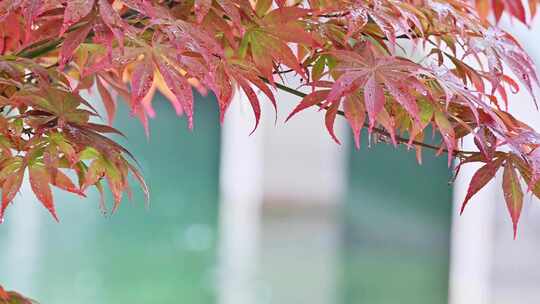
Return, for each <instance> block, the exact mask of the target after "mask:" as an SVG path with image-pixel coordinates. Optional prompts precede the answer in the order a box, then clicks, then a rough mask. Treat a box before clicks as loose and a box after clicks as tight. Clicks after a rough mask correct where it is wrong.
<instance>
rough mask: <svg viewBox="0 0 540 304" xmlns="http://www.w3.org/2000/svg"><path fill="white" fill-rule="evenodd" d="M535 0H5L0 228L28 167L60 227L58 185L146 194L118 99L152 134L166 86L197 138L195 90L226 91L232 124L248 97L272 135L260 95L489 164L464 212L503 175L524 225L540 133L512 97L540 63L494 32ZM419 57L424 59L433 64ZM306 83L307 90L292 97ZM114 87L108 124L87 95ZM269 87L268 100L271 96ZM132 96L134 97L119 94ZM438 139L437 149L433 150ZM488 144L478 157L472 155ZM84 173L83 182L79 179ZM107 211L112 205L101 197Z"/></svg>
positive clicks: (538, 176) (539, 177) (539, 159)
mask: <svg viewBox="0 0 540 304" xmlns="http://www.w3.org/2000/svg"><path fill="white" fill-rule="evenodd" d="M537 2H538V1H537V0H530V1H529V9H528V10H527V11H528V13H526V10H525V6H524V5H525V4H524V2H522V1H521V0H491V1H488V0H476V1H467V0H406V1H397V0H308V1H296V0H292V1H288V0H276V1H273V0H214V1H213V0H188V1H175V0H167V1H164V0H161V1H157V0H154V1H151V0H76V1H65V0H52V1H43V0H3V1H1V2H0V107H1V110H2V115H1V116H0V153H1V154H2V157H1V159H0V188H1V189H2V199H1V207H0V218H2V217H3V216H4V212H5V211H6V208H7V207H8V206H9V204H10V203H11V202H12V201H13V198H14V197H15V195H16V193H17V191H18V190H19V188H20V186H21V183H22V181H23V177H24V175H25V173H26V172H28V176H29V180H30V184H31V187H32V189H33V191H34V193H35V194H36V196H37V198H38V199H39V201H41V202H42V203H43V205H44V206H45V207H46V208H47V209H48V210H49V211H50V212H51V214H52V215H53V217H55V218H57V215H56V212H55V208H54V203H53V197H52V192H51V187H50V186H51V185H52V186H55V187H58V188H60V189H63V190H66V191H69V192H73V193H75V194H77V195H80V196H84V195H85V191H86V190H87V189H88V188H89V187H96V188H97V189H98V190H99V191H100V193H103V187H104V185H105V184H107V185H108V188H109V189H110V190H111V192H112V194H113V198H114V204H113V210H114V209H116V208H117V207H118V205H119V204H120V201H121V199H122V196H123V194H124V193H126V192H127V193H128V194H129V184H128V176H130V175H132V176H134V177H135V178H136V180H138V181H139V183H140V185H141V187H142V189H143V191H144V192H145V193H147V191H148V190H147V189H146V185H145V184H144V180H143V178H142V177H141V175H140V173H139V171H138V170H137V167H136V165H134V164H133V162H134V161H133V159H132V158H131V155H130V154H129V152H128V151H127V150H126V149H124V148H123V147H122V146H120V145H119V144H117V143H116V142H114V141H113V140H111V139H110V138H109V136H108V135H109V134H121V133H120V131H118V130H116V129H114V128H113V127H111V125H112V122H113V120H114V117H115V113H116V108H117V101H123V102H125V103H126V104H127V105H128V106H129V107H130V109H131V113H132V115H133V116H135V117H137V118H138V119H139V120H140V121H141V122H142V124H143V126H144V128H145V130H146V132H147V133H148V122H149V117H153V116H154V115H155V113H154V110H153V108H152V99H153V96H154V94H155V92H156V91H158V90H159V91H160V92H161V93H162V94H164V95H165V96H166V97H167V98H168V99H169V101H170V103H171V105H172V107H173V108H174V110H175V111H176V113H177V114H178V115H183V116H185V118H186V121H187V125H188V128H193V125H194V122H193V112H194V109H195V104H194V100H193V90H197V91H198V92H199V93H201V94H208V93H212V94H214V95H215V96H216V99H217V102H218V108H219V111H220V114H221V115H220V117H221V120H223V118H224V115H225V113H226V110H227V108H228V107H229V105H230V103H231V100H232V98H233V95H234V94H235V92H236V91H242V92H243V93H245V95H246V96H247V102H249V104H250V106H251V108H252V109H253V115H254V116H255V121H256V123H255V126H254V129H255V128H256V127H257V125H258V123H259V119H260V115H261V106H260V102H261V99H266V100H267V101H268V102H270V103H271V104H272V105H273V106H274V107H275V108H276V109H277V106H278V104H277V100H276V99H275V97H274V92H275V91H276V90H277V89H282V90H285V91H287V92H290V93H293V94H295V95H297V96H300V97H302V99H301V101H300V103H299V104H298V106H297V107H296V108H295V109H294V111H293V112H292V113H291V114H290V115H289V118H291V117H292V116H294V115H296V114H298V113H299V112H301V111H302V110H304V109H306V108H310V107H317V108H320V109H321V110H323V112H324V113H325V115H324V123H325V125H326V127H327V129H328V132H329V133H330V135H331V137H332V138H333V139H334V140H335V141H336V142H338V143H339V139H338V137H337V135H336V134H335V133H334V129H333V126H334V122H335V120H336V117H337V116H344V118H345V119H346V120H347V122H348V124H349V125H350V127H351V130H352V133H353V136H354V140H355V144H356V146H357V147H359V146H360V134H361V130H362V129H364V128H365V129H367V131H368V132H369V134H370V135H371V136H370V138H371V140H373V141H388V142H390V143H392V144H394V145H399V144H404V145H407V146H409V147H411V148H412V147H414V148H415V149H416V151H417V156H418V160H419V161H421V153H422V149H424V148H431V149H435V150H437V152H438V153H447V154H448V161H449V164H450V162H451V161H452V160H453V159H455V158H458V159H459V160H460V165H459V166H458V167H457V171H459V168H460V167H461V166H462V165H464V164H467V163H472V162H480V163H482V164H483V166H482V167H481V168H480V169H479V170H478V171H477V172H476V174H475V175H474V176H473V178H472V181H471V184H470V187H469V190H468V193H467V197H466V199H465V202H464V203H463V207H465V205H466V204H467V202H468V201H469V200H470V198H471V197H472V196H473V195H474V194H476V193H477V192H478V191H479V190H480V189H481V188H482V187H483V186H484V185H486V184H487V182H489V181H490V180H491V179H493V178H494V176H495V174H496V172H497V171H499V169H501V168H502V170H503V184H502V188H503V190H504V193H505V199H506V202H507V205H508V210H509V212H510V215H511V218H512V221H513V224H514V230H515V229H516V227H517V223H518V220H519V216H520V213H521V208H522V203H523V192H524V191H523V189H525V187H526V190H527V191H530V192H532V193H533V194H534V195H536V196H540V149H538V146H539V145H540V135H539V134H538V133H537V132H536V131H534V130H533V129H532V128H530V127H529V126H527V125H526V124H524V123H522V122H520V121H518V120H517V119H515V118H514V117H513V116H512V115H511V114H509V113H508V112H507V111H506V110H507V108H508V104H509V95H510V94H511V93H515V92H516V91H517V90H519V88H520V87H523V88H525V89H526V90H527V91H528V92H530V94H531V96H532V98H531V99H532V100H534V101H536V100H535V97H534V93H533V91H534V89H535V87H536V86H539V85H540V82H539V80H538V76H537V74H536V71H535V69H534V64H533V62H532V60H531V58H530V57H529V56H528V55H527V54H526V52H525V51H524V50H523V48H522V47H521V46H520V44H519V43H518V42H517V41H516V40H515V39H514V38H513V37H512V36H511V35H510V34H509V33H507V32H505V31H503V30H501V29H498V28H497V27H496V25H495V24H491V23H490V22H489V16H490V15H491V14H493V15H494V16H495V19H496V20H498V19H499V18H500V16H501V14H502V13H503V11H507V12H508V14H509V15H510V16H511V17H513V18H515V19H517V20H519V21H521V22H523V23H527V22H529V21H530V20H531V19H532V18H533V16H534V14H535V12H536V5H537ZM419 54H420V55H419ZM285 74H287V77H296V78H298V79H300V80H301V81H302V83H303V86H302V87H300V88H296V89H294V88H290V87H288V86H287V84H286V81H285V80H284V79H285V76H284V75H285ZM90 90H94V91H97V92H98V93H99V96H100V97H101V98H100V99H101V101H102V103H103V107H104V109H105V110H106V114H107V123H103V124H100V123H96V122H95V121H96V120H95V119H94V118H95V117H99V113H98V111H96V109H95V107H94V105H92V104H91V103H90V102H89V101H87V100H85V99H84V98H83V97H82V95H81V93H82V92H85V91H90ZM258 93H261V94H258ZM117 97H120V98H117ZM431 132H436V133H439V134H440V138H441V142H440V143H439V144H438V145H430V144H426V143H424V142H423V141H424V138H426V137H427V136H429V135H430V134H431ZM467 135H472V136H473V137H474V142H475V143H476V146H477V148H478V151H463V150H460V140H461V139H462V138H464V137H465V136H467ZM75 179H76V181H74V180H75ZM101 208H102V209H103V210H105V209H106V208H107V207H106V206H105V202H103V200H102V202H101Z"/></svg>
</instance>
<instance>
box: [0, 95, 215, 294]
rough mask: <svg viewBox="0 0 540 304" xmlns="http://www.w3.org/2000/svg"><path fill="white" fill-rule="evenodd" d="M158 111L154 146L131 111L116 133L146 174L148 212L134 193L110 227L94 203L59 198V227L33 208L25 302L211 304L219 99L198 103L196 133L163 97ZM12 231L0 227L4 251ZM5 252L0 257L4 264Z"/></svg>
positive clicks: (5, 275) (8, 276) (5, 278)
mask: <svg viewBox="0 0 540 304" xmlns="http://www.w3.org/2000/svg"><path fill="white" fill-rule="evenodd" d="M154 106H155V109H156V111H157V118H156V119H154V120H151V122H150V126H151V137H150V140H149V141H148V140H147V139H146V137H145V135H144V131H143V129H142V126H141V125H140V123H139V122H138V121H137V120H136V119H135V118H133V117H130V115H129V113H128V112H129V111H128V109H126V107H125V106H122V107H121V109H120V113H119V114H118V119H117V121H116V124H115V126H116V127H117V128H118V129H120V130H121V131H122V132H124V133H125V134H126V136H127V138H128V140H127V141H126V140H123V143H124V144H125V145H126V147H127V148H128V149H129V150H130V151H132V152H133V154H134V155H135V157H136V158H137V159H138V160H139V162H140V163H141V165H142V171H143V173H144V176H145V178H146V180H147V181H148V184H149V186H150V191H151V206H150V208H149V209H148V210H147V209H145V208H144V200H143V196H142V193H141V192H140V191H139V190H138V189H137V188H136V187H135V183H133V184H134V187H133V189H134V193H135V196H134V199H133V201H132V202H130V201H128V200H127V199H125V200H124V201H123V203H122V205H121V207H120V209H119V210H118V211H117V213H116V214H115V215H113V216H110V217H102V216H101V215H100V214H99V211H98V200H97V195H91V197H90V198H88V199H86V200H80V199H77V198H75V197H74V196H71V195H69V194H63V193H60V192H59V191H56V192H55V197H56V203H57V206H58V213H59V215H60V217H61V223H60V224H56V223H54V222H53V221H52V219H51V218H50V216H48V214H47V213H46V211H44V209H43V208H42V207H40V206H37V205H36V206H35V208H40V210H39V220H40V222H41V226H40V227H41V229H40V231H38V234H39V241H38V246H37V248H38V251H39V252H38V253H37V260H36V261H35V262H37V263H36V265H35V266H36V269H35V271H34V272H33V274H32V278H31V281H32V282H24V283H25V285H27V286H31V287H30V290H20V289H19V290H20V291H21V292H23V293H25V294H27V295H29V296H32V297H34V298H36V299H38V300H39V301H40V303H44V304H49V303H53V304H63V303H70V304H71V303H78V304H86V303H88V304H90V303H91V304H96V303H99V304H121V303H134V304H136V303H198V304H206V303H214V302H215V296H214V294H215V278H214V275H215V270H216V269H215V266H216V263H217V261H216V241H217V213H218V177H219V172H218V167H219V164H218V162H219V144H220V135H219V134H220V131H219V121H218V115H217V106H216V103H215V101H214V100H213V98H210V97H208V98H202V97H199V98H197V100H196V115H195V116H196V117H195V129H194V130H193V131H192V132H190V131H189V130H188V129H187V126H186V121H185V118H183V117H182V118H178V117H176V115H175V114H174V110H173V109H172V107H171V106H170V105H169V104H168V103H167V102H166V101H165V100H164V99H163V98H162V97H156V100H155V101H154ZM109 202H110V199H109ZM19 203H27V202H23V201H22V200H19ZM42 209H43V210H42ZM8 216H9V214H8ZM9 220H10V221H13V220H15V218H9ZM10 226H13V225H9V224H6V225H4V226H3V227H1V229H2V230H0V248H5V246H6V243H5V242H6V241H7V238H6V235H7V234H8V229H9V227H10ZM19 237H20V238H25V237H29V236H25V235H24V233H22V234H21V235H20V236H19ZM5 252H6V250H3V251H0V259H2V258H5V256H3V255H2V254H3V253H5ZM22 261H23V262H24V259H22ZM3 262H4V264H3V265H5V263H10V262H9V261H5V260H4V261H3ZM14 269H17V266H16V265H14V264H10V267H9V271H11V272H8V271H7V270H6V269H5V268H4V269H0V282H2V283H3V284H5V285H6V287H9V288H14V289H15V288H17V286H15V284H16V283H17V282H15V281H14V279H15V278H17V277H18V276H17V274H16V273H13V271H14ZM15 271H16V270H15Z"/></svg>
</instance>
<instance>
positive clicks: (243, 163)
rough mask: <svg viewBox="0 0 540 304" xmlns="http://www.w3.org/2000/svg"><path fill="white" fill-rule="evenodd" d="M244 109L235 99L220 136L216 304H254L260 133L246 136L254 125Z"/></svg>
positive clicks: (242, 100) (241, 99)
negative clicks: (218, 267) (217, 294)
mask: <svg viewBox="0 0 540 304" xmlns="http://www.w3.org/2000/svg"><path fill="white" fill-rule="evenodd" d="M247 104H248V102H247V100H246V97H245V96H243V95H240V94H238V95H237V96H236V97H235V100H234V101H233V103H232V104H231V106H230V108H229V110H228V112H227V114H226V118H225V123H224V124H223V129H222V133H221V134H222V136H221V169H220V188H221V199H220V203H221V205H220V225H219V231H220V243H219V254H220V260H219V263H220V275H219V280H220V289H219V298H218V303H219V304H253V303H257V301H256V295H255V288H254V283H255V277H256V260H257V244H258V242H257V238H258V230H259V221H260V206H261V203H262V169H263V168H262V164H263V162H262V157H263V151H262V148H261V136H262V135H263V134H262V133H263V128H259V129H258V130H257V131H256V132H255V133H254V134H253V135H251V136H249V132H250V131H251V130H252V129H253V125H254V120H253V119H252V113H251V109H249V106H247Z"/></svg>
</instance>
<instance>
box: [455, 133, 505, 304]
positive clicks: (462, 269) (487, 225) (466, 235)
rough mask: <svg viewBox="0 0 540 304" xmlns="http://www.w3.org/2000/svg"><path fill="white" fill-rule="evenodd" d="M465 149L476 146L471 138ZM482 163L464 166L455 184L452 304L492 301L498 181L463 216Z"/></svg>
mask: <svg viewBox="0 0 540 304" xmlns="http://www.w3.org/2000/svg"><path fill="white" fill-rule="evenodd" d="M463 148H464V149H465V150H470V149H474V144H473V143H472V140H471V138H467V139H466V140H465V142H464V145H463ZM479 167H480V166H479V165H464V166H463V168H462V169H461V171H460V174H459V175H458V178H457V179H456V181H455V184H454V195H453V206H454V208H453V211H452V217H453V219H452V235H451V246H450V248H451V252H450V281H449V283H450V287H449V294H448V296H449V303H450V304H467V303H475V304H490V303H491V298H490V295H491V270H492V261H493V240H494V230H495V227H494V224H495V221H494V215H495V205H494V202H495V201H496V198H497V195H496V194H497V193H496V191H499V188H500V187H499V186H498V183H496V182H495V181H491V182H490V183H489V184H488V185H486V186H485V187H484V188H483V189H482V190H481V191H480V192H479V193H477V194H476V195H475V196H474V197H473V198H472V199H471V200H470V201H469V202H468V204H467V207H466V208H465V212H464V213H463V215H462V216H460V215H459V211H460V209H461V204H462V202H463V199H464V198H465V195H466V193H467V189H468V185H469V182H470V180H471V178H472V175H473V174H474V172H476V170H477V169H478V168H479Z"/></svg>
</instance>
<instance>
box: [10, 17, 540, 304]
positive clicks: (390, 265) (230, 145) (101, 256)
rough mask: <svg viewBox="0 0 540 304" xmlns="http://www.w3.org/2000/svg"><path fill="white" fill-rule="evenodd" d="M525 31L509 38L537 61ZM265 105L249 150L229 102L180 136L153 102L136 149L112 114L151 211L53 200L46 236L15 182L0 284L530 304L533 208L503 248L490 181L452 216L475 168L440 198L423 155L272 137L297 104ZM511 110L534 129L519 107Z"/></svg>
mask: <svg viewBox="0 0 540 304" xmlns="http://www.w3.org/2000/svg"><path fill="white" fill-rule="evenodd" d="M538 19H539V18H537V19H536V24H535V25H533V28H532V30H531V29H526V28H524V27H522V26H521V25H519V24H513V25H512V28H511V32H513V33H515V34H516V36H517V37H518V39H520V41H522V42H523V44H524V47H525V48H526V49H527V51H528V52H529V53H530V54H531V55H532V56H533V57H534V59H535V61H536V62H540V44H539V43H538V41H537V39H538V38H537V37H535V35H536V36H537V35H538V31H540V22H539V20H538ZM507 25H509V24H504V23H503V27H504V26H507ZM535 29H536V30H535ZM292 85H293V86H294V84H292ZM91 98H95V97H91ZM278 98H279V99H280V100H281V102H280V109H279V113H278V123H277V124H274V116H273V110H272V109H271V108H270V107H267V108H266V109H265V110H266V111H263V115H264V114H266V115H265V117H264V119H263V120H264V121H263V122H262V124H261V126H260V127H259V129H258V130H257V131H256V132H255V133H254V135H251V136H248V134H249V132H250V130H251V128H252V126H253V121H252V118H251V116H252V114H251V110H250V109H249V108H248V106H247V100H246V99H245V97H243V96H238V97H236V100H235V102H234V103H233V105H232V106H231V108H230V110H229V112H228V113H227V116H226V120H225V123H224V125H223V126H220V125H219V123H218V115H217V106H216V103H215V100H214V99H213V98H212V97H211V96H208V97H202V96H198V98H197V101H196V111H195V113H196V117H195V129H194V131H192V132H190V131H188V129H187V127H186V123H185V120H184V118H181V119H178V118H177V117H176V116H175V114H174V111H171V108H170V106H169V104H168V103H167V101H166V100H165V99H164V98H163V97H161V96H157V97H156V100H155V101H154V107H155V109H156V112H157V117H158V118H157V119H154V120H152V121H151V124H150V125H151V137H150V139H149V140H147V139H146V137H145V135H144V131H143V129H142V127H141V125H140V124H139V122H138V121H136V120H135V119H134V118H132V117H130V115H129V114H128V109H126V108H125V107H123V108H122V109H121V110H120V112H121V113H119V115H118V119H117V121H116V125H115V126H116V127H117V128H118V129H120V130H121V131H122V132H124V133H125V134H126V135H127V138H128V139H127V140H125V139H119V140H120V141H121V142H122V143H123V144H124V145H125V146H126V147H127V148H128V149H129V150H130V151H132V152H133V154H134V155H135V157H136V158H137V159H138V160H139V162H140V163H141V167H142V171H143V173H144V176H145V178H146V180H147V182H148V183H149V186H150V191H151V206H150V208H148V209H146V208H145V207H144V203H143V197H142V194H141V193H140V192H139V191H137V189H135V196H134V199H133V201H132V202H129V201H127V200H126V201H124V202H123V205H122V206H121V208H120V209H119V210H118V212H117V213H116V214H114V215H112V216H102V215H101V214H100V212H99V211H98V207H97V206H98V196H97V193H91V194H90V195H89V198H87V199H84V200H81V199H79V198H77V197H75V196H73V195H70V194H66V193H61V192H60V191H56V192H55V198H56V199H55V201H56V204H57V209H58V214H59V216H60V219H61V222H60V224H57V223H55V222H54V221H53V219H52V218H51V217H50V215H49V214H48V213H47V211H46V210H45V209H44V208H42V207H41V206H40V205H39V203H38V202H37V201H36V199H35V198H34V197H33V195H32V194H31V191H30V189H29V185H28V183H27V182H26V183H25V184H24V186H23V191H21V194H20V195H19V196H18V197H17V199H16V201H15V204H14V205H13V206H12V207H10V210H9V213H8V216H7V218H6V222H5V223H4V224H2V225H1V226H0V282H1V283H2V284H3V285H4V286H5V287H6V288H8V289H15V290H17V291H20V292H22V293H23V294H25V295H28V296H30V297H32V298H35V299H37V300H39V301H40V303H44V304H48V303H54V304H63V303H66V304H67V303H70V304H72V303H80V304H86V303H88V304H90V303H92V304H94V303H102V304H109V303H110V304H112V303H114V304H116V303H135V304H136V303H196V304H267V303H276V304H278V303H279V304H293V303H310V304H334V303H336V304H353V303H354V304H356V303H370V304H386V303H388V304H390V303H392V304H394V303H401V304H409V303H410V304H413V303H414V304H423V303H425V304H437V303H441V304H443V303H452V304H465V303H467V304H468V303H474V304H484V303H486V304H487V303H497V304H498V303H500V304H510V303H512V304H513V303H525V304H528V303H531V304H533V303H535V304H536V303H538V300H539V299H540V260H539V259H538V258H537V256H538V252H540V251H539V249H540V207H539V206H540V205H539V204H538V203H539V202H537V201H535V200H534V199H532V198H528V199H527V200H526V202H525V206H524V210H523V214H522V221H521V224H520V231H519V234H518V239H517V240H516V241H513V240H512V229H511V224H510V221H509V217H508V216H507V211H506V207H505V205H504V200H503V198H502V194H501V193H500V186H499V185H500V177H499V181H497V182H496V183H490V184H489V185H488V187H487V188H486V189H484V190H483V191H481V192H480V194H479V195H478V197H477V198H476V199H474V200H472V201H471V203H470V204H469V207H468V210H467V211H466V212H465V214H464V215H463V216H461V217H460V216H458V215H457V214H458V212H457V208H458V205H460V204H461V201H462V199H463V197H464V193H465V191H466V187H467V181H468V180H469V179H470V176H471V175H472V173H473V172H474V169H475V168H474V167H472V166H471V167H469V168H467V169H465V170H464V172H463V174H462V175H461V176H460V178H458V180H457V181H456V182H455V183H454V184H452V185H448V181H449V180H450V177H451V170H450V169H449V168H448V167H447V159H446V156H440V157H436V156H434V155H433V153H431V151H424V155H423V156H424V159H423V164H422V165H421V166H418V164H417V163H416V159H415V153H414V152H413V151H408V150H407V149H405V148H399V149H398V151H395V149H394V148H393V147H391V146H387V145H384V144H380V145H371V146H370V145H369V144H368V140H367V137H368V136H367V134H364V135H363V142H362V147H361V149H360V150H359V151H357V150H356V149H354V147H353V146H352V145H351V140H350V135H349V130H348V129H347V127H346V126H345V125H344V123H343V122H341V123H342V124H341V125H340V126H339V127H338V132H339V135H340V137H341V138H342V139H343V142H344V143H343V144H342V145H341V146H338V145H336V144H335V143H334V142H333V141H332V140H331V139H330V137H329V136H328V135H327V133H326V131H325V130H324V126H323V123H322V116H321V113H318V112H317V111H315V110H313V111H306V112H305V113H302V114H299V116H302V117H298V118H296V119H293V120H292V121H290V122H289V123H287V124H283V123H282V121H283V118H284V117H285V115H286V114H287V113H288V112H289V111H290V110H291V109H292V108H293V107H294V105H295V104H296V102H297V99H296V98H293V97H291V96H289V95H285V94H278ZM515 98H516V99H517V100H516V101H514V103H513V104H511V108H510V111H511V112H512V113H514V114H516V115H517V116H518V117H519V118H520V119H522V120H525V121H526V122H528V123H530V124H531V125H533V126H534V127H536V128H537V130H539V129H540V120H539V119H538V117H540V113H538V112H537V111H535V110H534V106H533V105H532V103H531V102H529V101H530V97H528V96H527V95H526V94H525V93H523V94H521V93H520V94H519V95H518V96H517V97H515ZM520 101H522V102H520ZM469 144H470V143H467V142H465V145H469ZM109 201H110V198H109Z"/></svg>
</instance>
